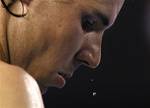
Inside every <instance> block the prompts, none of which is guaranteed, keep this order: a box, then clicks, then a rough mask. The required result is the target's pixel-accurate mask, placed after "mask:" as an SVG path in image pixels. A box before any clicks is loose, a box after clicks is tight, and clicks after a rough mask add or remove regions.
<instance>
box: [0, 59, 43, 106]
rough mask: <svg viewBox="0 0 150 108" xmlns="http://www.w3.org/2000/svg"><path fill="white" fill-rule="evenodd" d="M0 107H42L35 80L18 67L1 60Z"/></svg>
mask: <svg viewBox="0 0 150 108" xmlns="http://www.w3.org/2000/svg"><path fill="white" fill-rule="evenodd" d="M0 108H44V107H43V101H42V97H41V93H40V90H39V87H38V85H37V83H36V81H35V80H34V79H33V78H32V77H31V76H30V75H29V74H28V73H27V72H25V71H24V70H23V69H21V68H20V67H17V66H13V65H9V64H7V63H4V62H1V61H0Z"/></svg>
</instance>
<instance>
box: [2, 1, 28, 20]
mask: <svg viewBox="0 0 150 108" xmlns="http://www.w3.org/2000/svg"><path fill="white" fill-rule="evenodd" d="M1 2H2V4H3V7H4V8H5V9H6V10H7V12H8V13H10V14H11V15H13V16H15V17H24V16H25V15H26V13H25V14H24V8H23V13H22V14H16V13H13V12H12V11H11V10H10V9H9V7H10V6H11V5H13V3H15V2H16V0H12V2H11V3H9V4H8V5H6V3H5V2H4V0H1ZM20 2H21V4H22V7H23V2H22V0H20Z"/></svg>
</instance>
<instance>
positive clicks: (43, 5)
mask: <svg viewBox="0 0 150 108" xmlns="http://www.w3.org/2000/svg"><path fill="white" fill-rule="evenodd" d="M123 2H124V0H32V1H28V0H27V1H26V0H25V1H24V6H25V7H24V8H25V9H26V10H27V15H26V16H25V17H23V18H16V17H14V16H11V15H7V16H6V17H4V18H3V20H5V21H6V22H7V23H6V24H7V26H6V31H7V35H6V34H5V32H4V35H3V36H1V37H5V36H7V39H8V40H7V43H8V46H7V45H6V44H4V43H6V41H3V46H5V47H4V49H5V50H6V48H8V49H7V50H6V51H5V52H4V55H6V58H8V59H9V60H8V61H10V64H13V65H17V66H20V67H21V68H23V69H24V70H25V71H26V72H28V73H29V74H30V75H31V76H33V77H34V79H36V81H37V82H38V84H39V86H40V88H41V90H44V89H45V88H47V87H49V86H55V87H63V86H64V82H65V80H64V79H63V78H62V76H61V75H59V74H58V72H63V74H65V75H66V76H67V77H69V78H70V77H71V76H72V75H73V72H74V71H75V70H76V69H77V68H78V67H79V66H80V65H82V64H83V65H86V66H89V67H90V68H95V67H97V66H98V65H99V63H100V58H101V43H102V35H103V33H104V31H105V30H106V29H107V28H109V27H110V26H111V25H112V24H113V23H114V21H115V19H116V17H117V15H118V13H119V11H120V8H121V6H122V4H123ZM20 10H21V9H20V7H17V6H15V7H14V11H17V12H19V11H20ZM97 13H99V14H100V15H103V16H104V17H106V18H103V17H100V19H99V18H98V17H97ZM4 14H6V12H4ZM83 16H88V17H90V20H92V21H93V20H94V21H96V24H97V25H95V26H94V27H93V26H92V27H93V28H92V30H90V31H89V30H86V29H85V28H83V26H82V21H83V19H84V18H85V17H83ZM103 19H105V20H106V19H107V20H108V21H105V20H103ZM4 39H5V38H4ZM62 81H63V82H62Z"/></svg>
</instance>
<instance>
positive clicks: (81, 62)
mask: <svg viewBox="0 0 150 108" xmlns="http://www.w3.org/2000/svg"><path fill="white" fill-rule="evenodd" d="M77 61H78V62H79V63H80V64H81V65H90V64H89V63H88V62H87V61H85V60H81V59H77Z"/></svg>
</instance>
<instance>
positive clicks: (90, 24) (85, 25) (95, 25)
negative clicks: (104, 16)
mask: <svg viewBox="0 0 150 108" xmlns="http://www.w3.org/2000/svg"><path fill="white" fill-rule="evenodd" d="M81 25H82V29H83V31H85V32H94V31H95V32H99V31H101V30H102V29H103V23H102V21H101V20H99V18H97V17H96V16H94V15H84V16H82V18H81Z"/></svg>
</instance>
